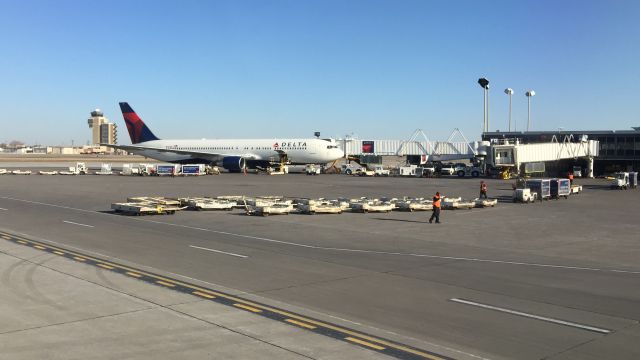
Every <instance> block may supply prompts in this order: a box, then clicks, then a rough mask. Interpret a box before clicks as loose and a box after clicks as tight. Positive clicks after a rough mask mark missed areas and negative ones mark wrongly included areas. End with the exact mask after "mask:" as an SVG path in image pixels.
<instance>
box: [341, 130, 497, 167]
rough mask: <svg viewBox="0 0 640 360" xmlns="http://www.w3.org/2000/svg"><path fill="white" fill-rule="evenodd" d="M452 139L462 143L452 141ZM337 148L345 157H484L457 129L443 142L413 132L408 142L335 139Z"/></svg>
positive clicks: (479, 144)
mask: <svg viewBox="0 0 640 360" xmlns="http://www.w3.org/2000/svg"><path fill="white" fill-rule="evenodd" d="M456 137H458V138H459V140H462V141H454V140H455V139H456ZM337 143H338V145H339V146H340V147H341V148H342V150H343V151H344V152H345V155H346V156H362V155H385V156H410V155H413V156H422V157H423V161H453V160H463V159H473V158H474V157H476V156H484V155H486V152H485V151H484V149H483V148H482V143H481V142H479V141H476V142H469V141H468V140H467V138H466V137H465V136H464V134H462V132H461V131H460V130H459V129H457V128H456V129H455V130H454V131H453V132H452V133H451V136H449V139H447V141H431V140H430V139H429V138H428V137H427V135H426V134H425V133H424V132H423V131H422V130H421V129H418V130H416V131H415V132H414V133H413V134H412V135H411V137H410V138H409V139H408V140H361V139H355V138H345V139H339V140H338V141H337ZM488 144H489V143H488V142H486V144H485V145H488Z"/></svg>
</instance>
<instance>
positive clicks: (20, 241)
mask: <svg viewBox="0 0 640 360" xmlns="http://www.w3.org/2000/svg"><path fill="white" fill-rule="evenodd" d="M18 242H19V243H20V244H23V245H26V244H28V243H27V242H26V241H24V240H18Z"/></svg>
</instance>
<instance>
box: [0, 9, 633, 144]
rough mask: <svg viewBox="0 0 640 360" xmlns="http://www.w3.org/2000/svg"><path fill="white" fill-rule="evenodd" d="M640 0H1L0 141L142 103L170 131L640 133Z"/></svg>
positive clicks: (79, 133) (53, 138) (124, 137)
mask: <svg viewBox="0 0 640 360" xmlns="http://www.w3.org/2000/svg"><path fill="white" fill-rule="evenodd" d="M638 18H640V2H638V1H631V0H629V1H572V0H567V1H544V0H543V1H529V2H524V1H427V0H422V1H397V0H393V1H392V0H388V1H379V0H366V1H365V0H363V1H355V0H353V1H345V0H322V1H311V0H308V1H307V0H290V1H266V0H256V1H242V0H232V1H204V0H201V1H194V0H187V1H177V0H176V1H145V0H136V1H80V0H77V1H74V0H61V1H33V0H21V1H17V0H13V1H8V0H0V40H1V41H0V79H1V81H0V126H1V127H0V128H1V129H2V131H1V132H0V141H10V140H14V139H17V140H23V141H26V142H29V143H35V142H37V143H43V144H52V145H54V144H69V143H70V142H71V140H72V139H73V140H74V141H75V143H76V144H82V143H86V142H87V140H88V139H89V138H90V132H89V128H88V127H87V124H86V119H87V118H88V116H89V112H90V111H91V110H92V109H94V108H96V107H98V108H100V109H102V110H103V111H104V112H105V115H106V116H107V117H109V118H110V119H111V120H112V121H115V122H116V123H117V124H118V125H119V127H120V132H119V142H120V143H129V139H128V134H126V130H125V127H124V123H123V121H122V116H121V114H120V111H119V108H118V102H119V101H128V102H129V103H130V104H131V105H132V107H133V108H134V109H135V110H136V111H137V112H138V114H139V115H140V116H141V117H142V118H143V119H144V120H145V122H147V124H148V125H149V126H150V128H151V129H152V130H153V131H154V133H155V134H156V135H158V136H159V137H161V138H203V137H206V138H226V137H251V138H257V137H267V138H273V137H278V138H282V137H308V136H312V134H313V132H314V131H321V132H322V134H323V136H332V137H339V136H344V135H345V134H354V135H356V136H358V137H360V138H363V139H367V138H369V139H381V138H387V139H407V138H409V136H410V135H411V134H412V133H413V131H414V130H415V129H417V128H421V129H423V130H424V131H425V132H426V133H427V135H428V136H429V137H430V138H431V139H433V140H438V139H440V140H442V139H446V138H447V137H448V135H449V134H450V133H451V131H452V130H453V129H454V128H456V127H457V128H460V130H462V131H463V133H464V134H465V135H466V136H467V138H469V140H473V139H477V138H478V137H479V135H480V132H481V127H482V103H483V95H482V89H481V88H480V86H479V85H478V84H477V83H476V81H477V79H478V78H479V77H482V76H484V77H487V78H488V79H489V80H490V81H491V84H490V86H491V92H490V128H491V130H496V129H499V130H506V128H507V119H508V115H507V114H508V97H507V96H506V95H505V94H504V93H503V90H504V89H505V88H506V87H511V88H513V89H514V90H515V94H514V95H513V119H514V121H516V122H517V127H518V129H520V130H521V129H524V125H525V123H526V119H527V101H526V97H525V95H524V93H525V91H526V90H528V89H533V90H535V92H536V96H535V97H534V98H533V99H532V130H555V129H557V128H559V127H562V128H565V129H585V130H586V129H588V130H604V129H629V128H630V127H631V126H640V115H638V114H640V112H639V111H638V96H639V94H640V70H639V67H640V46H639V44H640V26H638V25H637V21H638V20H637V19H638Z"/></svg>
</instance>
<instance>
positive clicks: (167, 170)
mask: <svg viewBox="0 0 640 360" xmlns="http://www.w3.org/2000/svg"><path fill="white" fill-rule="evenodd" d="M179 169H180V165H158V166H156V175H158V176H175V175H176V174H178V170H179Z"/></svg>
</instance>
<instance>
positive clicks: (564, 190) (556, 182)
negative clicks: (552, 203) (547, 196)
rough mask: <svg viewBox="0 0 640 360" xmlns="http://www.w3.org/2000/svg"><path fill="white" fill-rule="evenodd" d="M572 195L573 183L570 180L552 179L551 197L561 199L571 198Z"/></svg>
mask: <svg viewBox="0 0 640 360" xmlns="http://www.w3.org/2000/svg"><path fill="white" fill-rule="evenodd" d="M570 194H571V181H569V179H551V197H552V198H554V199H556V200H557V199H559V198H561V197H564V198H565V199H567V198H569V195H570Z"/></svg>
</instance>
